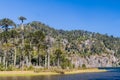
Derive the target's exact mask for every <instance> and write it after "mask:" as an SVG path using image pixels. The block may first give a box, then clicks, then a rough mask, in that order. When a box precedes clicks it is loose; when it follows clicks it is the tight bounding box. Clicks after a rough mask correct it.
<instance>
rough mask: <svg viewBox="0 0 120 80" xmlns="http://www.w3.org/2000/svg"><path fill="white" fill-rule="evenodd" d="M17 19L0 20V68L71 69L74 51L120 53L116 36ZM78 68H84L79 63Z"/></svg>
mask: <svg viewBox="0 0 120 80" xmlns="http://www.w3.org/2000/svg"><path fill="white" fill-rule="evenodd" d="M18 19H19V20H20V21H21V23H20V24H15V23H14V22H13V21H12V20H11V19H8V18H4V19H1V20H0V27H1V28H0V71H14V70H23V71H24V70H34V69H48V70H49V69H51V68H53V67H57V68H58V69H74V68H76V67H75V65H74V64H73V63H72V61H74V55H76V56H82V57H85V56H90V55H95V54H97V55H101V54H103V53H105V54H110V53H114V55H115V56H116V57H119V54H120V47H119V45H120V38H116V37H113V36H108V35H107V34H106V35H102V34H99V33H92V32H88V31H82V30H73V31H64V30H55V29H54V28H50V27H49V26H47V25H45V24H43V23H41V22H38V21H33V22H30V23H27V24H24V21H25V20H27V18H25V17H23V16H20V17H19V18H18ZM79 67H82V68H86V65H85V64H84V63H83V64H82V66H79Z"/></svg>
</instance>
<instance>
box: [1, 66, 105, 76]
mask: <svg viewBox="0 0 120 80" xmlns="http://www.w3.org/2000/svg"><path fill="white" fill-rule="evenodd" d="M105 71H106V70H99V69H97V68H95V69H81V70H62V72H61V71H60V72H59V71H58V72H57V71H55V72H38V73H36V72H34V71H0V76H38V75H59V74H77V73H89V72H105Z"/></svg>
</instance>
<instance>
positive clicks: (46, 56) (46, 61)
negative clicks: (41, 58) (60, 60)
mask: <svg viewBox="0 0 120 80" xmlns="http://www.w3.org/2000/svg"><path fill="white" fill-rule="evenodd" d="M46 67H47V55H45V68H46Z"/></svg>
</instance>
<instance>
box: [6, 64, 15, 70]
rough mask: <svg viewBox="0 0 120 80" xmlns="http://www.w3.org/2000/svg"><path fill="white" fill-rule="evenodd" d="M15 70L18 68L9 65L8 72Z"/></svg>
mask: <svg viewBox="0 0 120 80" xmlns="http://www.w3.org/2000/svg"><path fill="white" fill-rule="evenodd" d="M15 69H16V68H15V67H14V66H13V65H9V66H8V68H7V71H13V70H15Z"/></svg>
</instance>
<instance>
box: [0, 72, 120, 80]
mask: <svg viewBox="0 0 120 80" xmlns="http://www.w3.org/2000/svg"><path fill="white" fill-rule="evenodd" d="M0 80H120V72H104V73H102V72H101V73H84V74H74V75H56V76H34V77H0Z"/></svg>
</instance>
